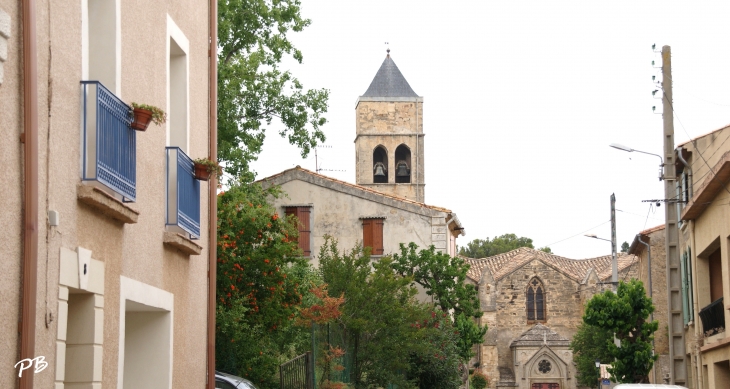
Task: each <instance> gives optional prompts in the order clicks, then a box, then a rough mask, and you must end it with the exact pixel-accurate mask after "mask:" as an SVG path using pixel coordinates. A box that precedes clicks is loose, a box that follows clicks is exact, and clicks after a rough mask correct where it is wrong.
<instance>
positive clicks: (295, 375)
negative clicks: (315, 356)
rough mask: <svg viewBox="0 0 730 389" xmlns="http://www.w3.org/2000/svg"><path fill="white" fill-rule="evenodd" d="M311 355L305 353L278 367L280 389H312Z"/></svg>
mask: <svg viewBox="0 0 730 389" xmlns="http://www.w3.org/2000/svg"><path fill="white" fill-rule="evenodd" d="M313 371H314V370H313V361H312V354H311V353H310V352H307V353H305V354H302V355H300V356H298V357H296V358H294V359H292V360H291V361H288V362H286V363H283V364H281V365H279V387H280V388H281V389H314V376H313V374H312V372H313Z"/></svg>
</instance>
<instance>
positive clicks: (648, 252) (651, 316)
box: [636, 234, 657, 384]
mask: <svg viewBox="0 0 730 389" xmlns="http://www.w3.org/2000/svg"><path fill="white" fill-rule="evenodd" d="M636 241H637V242H639V243H641V244H643V245H644V246H646V262H647V265H648V267H649V274H648V275H649V298H650V299H651V298H652V297H653V294H654V291H653V290H652V288H651V246H649V244H648V243H645V242H644V241H642V240H641V234H636ZM653 321H654V313H653V312H652V313H650V314H649V322H653ZM654 350H655V348H654V339H652V340H651V354H652V355H654ZM651 370H652V371H653V372H654V374H653V375H654V383H655V384H656V383H657V381H656V366H655V367H654V368H653V369H651Z"/></svg>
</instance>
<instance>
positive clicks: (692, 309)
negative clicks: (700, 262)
mask: <svg viewBox="0 0 730 389" xmlns="http://www.w3.org/2000/svg"><path fill="white" fill-rule="evenodd" d="M692 286H693V285H692V248H691V247H687V290H688V291H689V320H694V317H695V306H694V304H693V303H692V302H693V301H694V300H693V299H694V291H693V290H692Z"/></svg>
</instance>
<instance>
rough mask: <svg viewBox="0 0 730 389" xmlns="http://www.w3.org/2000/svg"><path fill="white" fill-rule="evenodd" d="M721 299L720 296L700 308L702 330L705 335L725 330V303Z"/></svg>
mask: <svg viewBox="0 0 730 389" xmlns="http://www.w3.org/2000/svg"><path fill="white" fill-rule="evenodd" d="M722 300H723V298H722V297H720V298H719V299H717V300H715V301H713V302H712V303H710V305H708V306H706V307H704V308H702V309H701V310H700V319H701V320H702V332H704V334H705V336H710V335H714V334H715V333H718V332H722V331H724V330H725V309H724V308H725V305H724V304H723V302H722Z"/></svg>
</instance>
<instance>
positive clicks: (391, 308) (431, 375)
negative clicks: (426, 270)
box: [319, 239, 459, 389]
mask: <svg viewBox="0 0 730 389" xmlns="http://www.w3.org/2000/svg"><path fill="white" fill-rule="evenodd" d="M319 259H320V269H321V271H322V275H323V278H324V280H325V281H326V282H327V288H328V292H329V294H330V295H333V296H340V295H342V296H344V299H345V302H344V304H342V306H341V311H342V315H341V316H340V317H339V318H338V324H339V326H341V327H340V329H341V331H342V334H343V336H342V337H343V338H345V339H346V345H345V347H342V348H343V349H344V350H346V352H347V353H351V355H350V358H351V359H352V360H353V362H352V366H351V369H350V370H349V372H350V374H349V376H350V378H349V383H350V385H351V386H352V387H354V388H371V387H389V386H391V385H392V386H397V387H399V388H415V387H417V388H424V389H425V388H444V389H457V388H458V387H459V368H458V367H459V356H458V351H457V345H456V334H455V330H454V328H453V326H451V322H450V320H448V317H447V316H448V315H446V314H444V313H442V312H437V311H434V310H433V307H429V306H426V305H423V304H419V303H417V301H416V300H415V299H414V296H415V294H416V289H415V287H414V286H412V285H411V283H412V282H411V278H409V277H403V276H400V275H399V274H397V273H396V272H394V271H393V269H392V267H391V266H392V263H391V261H392V259H391V258H390V257H388V256H386V257H382V258H380V259H379V260H378V261H375V262H373V261H371V260H370V254H369V253H368V252H367V250H363V249H362V247H356V248H353V249H351V250H349V251H348V252H344V253H341V252H340V251H339V250H338V248H337V242H336V241H334V240H333V239H327V240H326V241H325V243H324V244H323V245H322V247H321V248H320V253H319Z"/></svg>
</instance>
